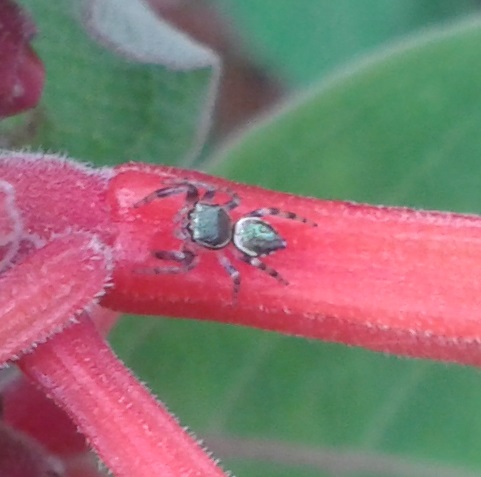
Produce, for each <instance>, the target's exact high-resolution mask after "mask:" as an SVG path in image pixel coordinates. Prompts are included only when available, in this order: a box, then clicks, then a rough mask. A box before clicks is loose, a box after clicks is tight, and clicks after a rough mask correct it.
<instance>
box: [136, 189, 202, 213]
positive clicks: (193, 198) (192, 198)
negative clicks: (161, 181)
mask: <svg viewBox="0 0 481 477" xmlns="http://www.w3.org/2000/svg"><path fill="white" fill-rule="evenodd" d="M183 192H185V201H186V205H185V206H184V207H186V208H187V209H188V208H190V207H193V206H194V205H195V204H196V202H198V201H199V190H198V189H197V187H195V186H194V185H192V184H190V183H189V182H182V183H180V184H178V185H175V186H171V187H164V188H162V189H157V190H155V191H154V192H152V193H151V194H149V195H148V196H146V197H144V198H143V199H142V200H139V201H138V202H136V203H135V204H134V207H135V208H138V207H141V206H143V205H146V204H149V203H150V202H152V201H154V200H156V199H163V198H165V197H170V196H172V195H175V194H182V193H183Z"/></svg>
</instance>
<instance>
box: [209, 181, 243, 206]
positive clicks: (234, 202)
mask: <svg viewBox="0 0 481 477" xmlns="http://www.w3.org/2000/svg"><path fill="white" fill-rule="evenodd" d="M217 192H225V193H226V194H227V195H228V196H229V197H230V200H229V201H227V202H226V203H225V204H221V205H222V207H225V208H226V209H227V210H232V209H235V208H236V207H237V206H238V205H239V204H240V197H239V196H238V195H237V194H236V193H235V192H234V191H233V190H231V189H228V188H222V189H215V188H212V187H211V186H210V187H209V188H208V189H207V190H206V191H205V193H204V195H203V196H202V197H201V199H200V200H201V201H202V202H211V201H212V199H213V198H214V197H215V195H216V193H217Z"/></svg>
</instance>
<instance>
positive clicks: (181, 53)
mask: <svg viewBox="0 0 481 477" xmlns="http://www.w3.org/2000/svg"><path fill="white" fill-rule="evenodd" d="M23 3H24V4H25V6H26V7H27V8H28V9H29V11H30V12H31V13H32V15H33V17H34V18H35V21H36V23H37V25H38V29H39V34H38V39H37V41H36V42H35V44H36V49H37V51H38V53H39V55H40V56H41V58H42V59H43V61H44V62H45V64H46V69H47V84H46V89H45V94H44V98H43V101H42V106H41V114H40V115H39V117H38V118H37V121H38V124H37V126H36V128H37V129H38V130H39V134H38V135H37V136H36V137H35V143H34V144H33V145H34V146H40V147H41V148H42V149H50V150H55V151H67V152H68V154H69V155H70V156H72V157H76V158H78V159H81V158H83V159H86V160H89V161H97V162H99V163H102V164H105V163H119V162H123V161H127V160H143V161H151V162H162V163H170V164H171V163H178V162H181V161H182V160H186V161H187V160H189V158H188V157H187V156H189V155H190V154H195V153H196V152H198V150H199V147H200V145H202V142H203V140H204V137H205V133H206V132H207V130H208V126H209V122H210V113H211V109H212V105H213V98H212V93H211V92H212V88H213V87H215V84H216V81H217V77H218V66H219V65H218V63H217V58H216V56H215V55H214V54H213V53H212V52H210V51H209V50H207V49H204V48H202V47H201V46H200V45H198V44H194V43H192V42H190V40H188V38H187V37H185V36H183V35H181V34H179V33H178V32H177V31H176V30H174V29H172V28H170V27H169V26H168V25H167V24H165V23H163V22H162V21H161V20H160V19H158V18H156V17H155V16H154V14H153V13H151V12H150V11H148V10H147V8H146V7H145V6H143V3H142V2H139V0H131V1H127V2H126V1H121V2H112V1H108V2H107V1H105V0H102V1H101V0H88V1H86V2H85V5H86V6H85V8H88V10H82V9H81V8H80V5H81V4H80V3H75V2H72V1H67V0H63V1H60V2H59V1H57V2H37V1H33V0H24V2H23ZM74 7H75V8H74ZM72 10H75V12H76V13H77V15H75V14H74V12H73V11H72ZM82 15H83V16H85V17H86V18H87V20H84V26H86V27H87V28H88V29H90V38H89V35H88V34H87V31H86V30H84V29H83V28H82V21H81V18H82ZM94 37H95V38H94ZM99 42H100V43H99ZM105 45H108V46H109V47H110V51H109V50H107V48H106V46H105ZM163 65H165V66H163ZM167 68H171V71H169V70H167ZM175 70H176V71H175ZM188 70H191V71H188ZM193 70H196V71H193Z"/></svg>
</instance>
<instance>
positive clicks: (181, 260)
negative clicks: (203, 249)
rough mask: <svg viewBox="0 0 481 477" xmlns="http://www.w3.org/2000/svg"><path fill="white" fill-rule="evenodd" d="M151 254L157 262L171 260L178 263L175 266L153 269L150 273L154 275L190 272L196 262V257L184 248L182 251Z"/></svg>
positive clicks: (160, 251) (158, 251)
mask: <svg viewBox="0 0 481 477" xmlns="http://www.w3.org/2000/svg"><path fill="white" fill-rule="evenodd" d="M152 254H153V255H154V257H156V258H158V259H159V260H171V261H173V262H177V263H178V265H177V266H165V267H154V268H153V269H152V273H154V274H155V275H160V274H164V273H185V272H188V271H189V270H192V269H193V268H194V267H195V266H196V265H197V262H198V257H197V255H196V254H195V253H194V252H192V251H191V250H188V249H186V248H183V249H182V250H155V251H154V252H152Z"/></svg>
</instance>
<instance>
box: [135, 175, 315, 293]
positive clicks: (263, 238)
mask: <svg viewBox="0 0 481 477" xmlns="http://www.w3.org/2000/svg"><path fill="white" fill-rule="evenodd" d="M202 189H204V192H203V193H201V190H202ZM217 192H223V193H225V194H227V195H228V196H229V198H230V199H229V200H228V201H227V202H225V203H223V204H218V203H215V202H213V199H214V197H215V195H216V193H217ZM182 193H185V205H184V207H182V208H181V210H180V211H179V212H178V214H177V218H178V220H177V221H178V222H180V229H179V230H178V232H177V236H178V238H180V239H181V240H182V241H183V244H182V247H181V249H180V250H156V251H154V252H153V255H154V256H155V257H156V258H158V259H160V260H170V261H172V262H176V265H174V266H165V267H156V268H154V269H153V273H158V274H160V273H183V272H187V271H189V270H192V269H193V268H194V267H195V266H196V265H197V262H198V253H197V252H198V250H197V249H198V247H196V245H197V246H200V247H202V248H205V249H209V250H221V249H224V248H226V247H227V246H228V245H230V244H232V245H233V246H234V247H235V249H236V250H237V252H238V253H237V256H238V258H239V259H240V260H242V261H244V262H246V263H248V264H249V265H252V266H253V267H255V268H258V269H260V270H262V271H264V272H265V273H267V274H268V275H270V276H271V277H273V278H275V279H276V280H277V281H279V282H280V283H283V284H284V285H287V284H288V282H287V280H285V279H284V278H282V277H281V275H280V274H279V273H278V272H277V271H276V270H275V269H273V268H271V267H269V266H268V265H266V264H265V263H264V262H262V261H261V260H260V257H265V256H267V255H270V254H272V253H274V252H276V251H278V250H282V249H284V248H286V246H287V243H286V241H285V240H284V239H283V238H282V237H281V235H280V234H279V233H278V232H277V231H276V230H275V229H274V227H273V226H272V225H270V224H269V223H268V222H266V221H265V220H263V219H262V217H265V216H278V217H282V218H285V219H289V220H297V221H299V222H303V223H305V224H309V225H311V226H313V227H315V226H316V225H317V224H315V223H314V222H311V221H310V220H308V219H305V218H303V217H300V216H299V215H297V214H295V213H293V212H285V211H282V210H280V209H277V208H275V207H267V208H261V209H256V210H253V211H252V212H249V213H247V214H245V215H243V216H242V217H241V218H239V219H238V220H235V219H233V218H232V216H231V214H230V211H231V210H232V209H235V208H236V207H237V206H238V205H239V204H240V198H239V196H238V195H237V194H236V193H235V192H233V191H231V190H230V189H225V188H222V189H218V188H215V187H213V186H212V185H209V184H204V183H202V182H194V181H180V182H175V183H173V184H172V185H171V186H169V187H164V188H162V189H158V190H156V191H154V192H152V193H151V194H149V195H148V196H147V197H145V198H144V199H142V200H141V201H139V202H137V203H136V204H135V207H141V206H144V205H146V204H148V203H150V202H152V201H153V200H156V199H162V198H165V197H170V196H173V195H176V194H182ZM218 259H219V262H220V264H221V265H222V267H223V268H224V269H225V270H226V272H227V273H228V274H229V275H230V277H231V279H232V282H233V285H234V298H236V297H237V294H238V292H239V288H240V282H241V279H240V273H239V271H238V270H237V268H236V267H235V266H234V265H233V264H232V263H231V261H230V260H229V259H228V258H227V257H226V256H225V254H223V253H220V254H218Z"/></svg>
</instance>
